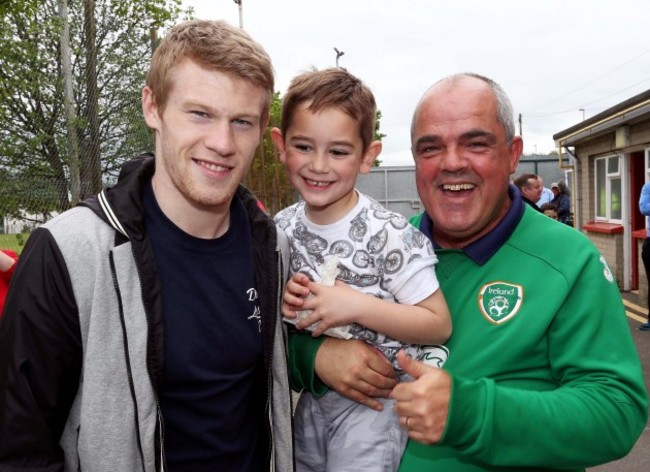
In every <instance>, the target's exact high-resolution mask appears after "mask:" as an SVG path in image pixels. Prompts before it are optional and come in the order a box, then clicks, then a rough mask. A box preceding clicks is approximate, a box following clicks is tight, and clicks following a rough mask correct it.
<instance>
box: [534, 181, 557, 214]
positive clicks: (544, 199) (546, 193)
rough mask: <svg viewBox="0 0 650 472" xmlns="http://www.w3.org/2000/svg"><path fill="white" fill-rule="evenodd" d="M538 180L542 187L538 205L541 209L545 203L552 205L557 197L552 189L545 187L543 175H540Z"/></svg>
mask: <svg viewBox="0 0 650 472" xmlns="http://www.w3.org/2000/svg"><path fill="white" fill-rule="evenodd" d="M537 178H538V179H539V184H540V185H541V186H542V195H541V196H540V197H539V200H537V202H536V204H537V206H538V207H540V208H541V207H542V205H544V204H545V203H550V202H551V201H552V200H553V198H554V197H555V195H553V192H552V191H551V189H550V188H548V187H544V179H543V178H542V176H541V175H538V176H537Z"/></svg>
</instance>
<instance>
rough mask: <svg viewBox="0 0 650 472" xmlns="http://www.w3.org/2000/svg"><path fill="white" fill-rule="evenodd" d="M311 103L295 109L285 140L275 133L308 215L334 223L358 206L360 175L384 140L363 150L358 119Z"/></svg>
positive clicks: (275, 131) (317, 220) (276, 130)
mask: <svg viewBox="0 0 650 472" xmlns="http://www.w3.org/2000/svg"><path fill="white" fill-rule="evenodd" d="M308 105H309V104H308V103H303V104H301V105H300V106H298V107H297V108H296V110H295V112H294V114H293V119H292V121H291V125H290V127H289V129H287V130H286V132H285V134H284V138H283V137H282V133H281V131H280V130H279V129H277V128H274V129H273V130H272V132H271V137H272V139H273V142H274V143H275V145H276V147H277V148H278V150H279V151H280V160H281V161H282V163H283V164H285V166H286V170H287V175H288V177H289V181H290V182H291V184H292V185H293V186H294V188H295V189H296V190H297V191H298V192H299V193H300V196H301V197H302V198H303V200H304V201H305V204H306V208H307V216H308V217H309V219H310V220H311V221H312V222H314V223H317V224H330V223H333V222H335V221H338V220H339V219H340V218H342V217H343V216H345V215H346V214H347V213H348V212H349V211H350V210H351V209H352V208H353V207H354V205H356V202H357V198H356V193H355V190H354V186H355V184H356V179H357V174H359V173H367V172H369V171H370V168H371V166H372V163H373V162H374V160H375V158H376V157H377V155H378V154H379V152H380V150H381V144H380V143H379V142H378V141H375V142H373V143H371V144H370V146H369V147H368V149H367V150H364V149H363V142H362V139H361V136H360V134H359V124H358V123H357V122H356V121H355V120H354V119H352V118H351V117H350V116H349V115H347V114H346V113H345V112H343V111H341V110H340V109H338V108H335V107H328V108H324V109H322V110H320V111H318V112H313V111H310V110H308Z"/></svg>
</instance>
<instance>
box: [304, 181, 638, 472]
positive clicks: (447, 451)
mask: <svg viewBox="0 0 650 472" xmlns="http://www.w3.org/2000/svg"><path fill="white" fill-rule="evenodd" d="M515 195H516V193H513V192H511V198H513V205H512V207H511V209H510V212H509V213H508V215H507V217H506V218H505V220H504V221H503V222H502V223H500V225H499V226H498V227H497V230H495V231H493V232H492V233H491V234H490V235H489V237H488V238H483V240H479V241H478V242H477V243H474V244H473V248H469V249H468V248H465V250H456V249H436V254H437V255H438V258H439V262H438V265H437V266H436V272H437V276H438V279H439V281H440V286H441V288H442V291H443V293H444V294H445V298H446V300H447V303H448V304H449V309H450V312H451V316H452V321H453V333H452V336H451V338H450V340H449V342H448V343H447V346H448V347H449V349H450V356H449V360H448V361H447V363H446V364H445V366H444V369H445V370H447V371H448V372H449V373H450V374H451V376H452V393H451V404H450V409H449V417H448V421H447V426H446V429H445V432H444V435H443V437H442V440H441V441H440V444H437V445H432V446H429V445H423V444H419V443H416V442H415V441H409V444H408V446H407V449H406V452H405V453H404V456H403V459H402V463H401V466H400V469H399V470H400V472H428V471H431V472H456V471H463V472H469V471H505V470H537V471H549V470H557V469H563V470H572V471H581V470H584V468H585V467H589V466H592V465H594V464H599V463H604V462H608V461H611V460H614V459H617V458H619V457H621V456H623V455H625V454H626V453H627V452H628V451H629V450H630V449H631V448H632V446H633V445H634V443H635V441H636V439H637V438H638V437H639V435H640V434H641V432H642V431H643V428H644V427H645V424H646V420H647V414H648V412H647V409H648V397H647V392H646V390H645V386H644V383H643V376H642V372H641V366H640V362H639V359H638V355H637V352H636V349H635V347H634V344H633V341H632V337H631V335H630V332H629V326H628V323H627V321H626V318H625V310H624V307H623V304H622V301H621V296H620V293H619V291H618V287H617V285H616V281H615V280H614V277H613V276H612V273H611V272H610V270H609V268H608V266H607V263H606V262H605V259H604V258H603V257H602V256H601V255H600V254H599V252H598V251H597V249H596V248H595V247H594V245H593V244H592V243H591V242H590V241H589V240H588V239H587V238H586V237H585V236H584V235H583V234H582V233H580V232H579V231H578V230H576V229H574V228H571V227H569V226H567V225H564V224H561V223H558V222H556V221H554V220H551V219H550V218H548V217H547V216H545V215H543V214H541V213H538V212H535V211H534V210H531V209H530V208H527V207H526V205H522V203H521V200H520V199H518V198H516V197H515ZM522 213H523V215H522ZM411 222H412V223H413V224H414V225H415V226H418V227H420V229H421V230H422V231H423V232H424V233H425V234H427V235H428V236H429V237H431V226H430V225H431V221H430V220H428V218H424V219H422V215H418V216H416V217H414V218H412V220H411ZM421 222H422V223H423V225H426V226H428V227H423V226H421V225H420V223H421ZM508 225H509V226H510V229H508ZM470 254H471V256H470ZM294 337H295V338H296V339H295V340H294V342H295V344H294V345H293V347H292V349H293V350H294V352H292V353H291V355H292V357H293V356H296V355H297V352H298V351H300V352H301V353H302V354H303V355H306V356H307V357H309V356H310V355H311V354H310V353H315V351H316V349H317V345H316V344H315V343H313V344H310V341H307V340H305V337H303V336H294ZM312 360H313V358H312ZM298 364H299V362H296V360H295V359H292V369H293V372H292V373H293V375H294V376H298V377H297V381H294V385H295V384H296V382H297V383H299V384H301V385H302V386H304V387H306V388H311V389H312V390H316V391H318V387H319V385H318V380H317V378H314V376H313V371H312V372H309V369H305V368H304V367H305V365H303V366H302V368H301V366H299V365H298ZM312 366H313V364H312Z"/></svg>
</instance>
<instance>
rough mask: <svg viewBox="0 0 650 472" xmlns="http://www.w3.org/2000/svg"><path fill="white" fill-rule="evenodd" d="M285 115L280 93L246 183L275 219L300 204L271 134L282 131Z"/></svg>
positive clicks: (271, 111) (274, 101)
mask: <svg viewBox="0 0 650 472" xmlns="http://www.w3.org/2000/svg"><path fill="white" fill-rule="evenodd" d="M281 111H282V101H281V99H280V93H279V92H275V94H273V100H272V101H271V108H270V110H269V115H270V117H269V125H268V127H267V129H266V130H265V132H264V136H263V137H262V142H261V144H260V145H259V146H258V148H257V151H256V152H255V158H254V159H253V162H252V164H251V168H250V170H249V172H248V174H247V176H246V179H245V182H244V184H245V185H246V186H247V187H248V188H249V189H250V190H251V191H252V192H253V193H254V194H255V195H257V198H259V199H260V200H261V201H262V203H263V204H264V206H265V207H266V208H267V209H268V210H269V213H270V214H271V215H275V214H276V213H277V212H278V211H280V210H282V209H283V208H285V207H287V206H289V205H291V204H293V203H295V202H296V201H297V194H296V192H295V191H294V190H293V187H291V184H290V183H289V180H288V179H287V175H286V173H285V171H284V165H283V164H282V163H281V162H280V158H279V157H278V151H277V150H276V149H275V146H274V145H273V143H272V142H271V135H270V130H271V128H273V127H280V117H281Z"/></svg>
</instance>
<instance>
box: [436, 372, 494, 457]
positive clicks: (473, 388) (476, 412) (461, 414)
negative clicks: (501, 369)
mask: <svg viewBox="0 0 650 472" xmlns="http://www.w3.org/2000/svg"><path fill="white" fill-rule="evenodd" d="M490 385H491V382H490V381H489V380H487V379H480V380H470V379H466V378H462V377H455V376H452V386H451V398H450V403H449V414H448V417H447V425H446V427H445V431H444V433H443V435H442V438H441V440H440V444H443V445H446V446H452V447H455V448H457V449H459V450H462V451H466V452H468V451H472V450H474V449H475V448H477V447H482V442H483V441H485V440H486V439H489V438H485V437H483V435H484V434H485V431H486V430H487V431H489V428H483V426H484V424H485V422H486V421H488V422H489V421H491V420H492V418H489V417H488V416H489V415H488V411H491V410H490V409H489V408H488V405H489V404H492V403H494V389H493V388H490Z"/></svg>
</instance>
